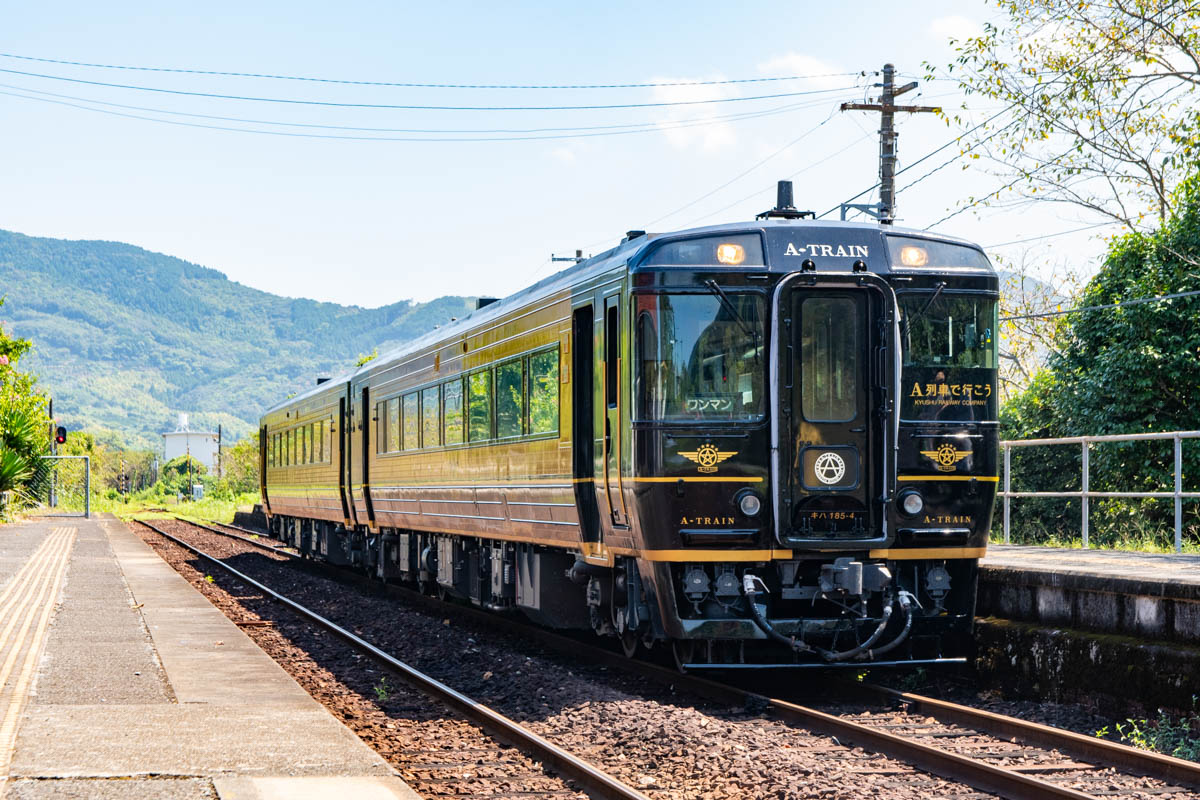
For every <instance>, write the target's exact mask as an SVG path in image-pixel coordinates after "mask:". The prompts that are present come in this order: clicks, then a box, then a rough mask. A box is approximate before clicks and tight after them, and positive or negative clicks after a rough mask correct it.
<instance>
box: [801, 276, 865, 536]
mask: <svg viewBox="0 0 1200 800" xmlns="http://www.w3.org/2000/svg"><path fill="white" fill-rule="evenodd" d="M880 301H881V297H880V294H879V293H878V292H876V291H872V290H870V289H863V288H858V287H854V286H853V285H850V286H847V285H844V284H843V285H840V286H839V285H830V286H820V285H806V286H803V287H797V288H794V289H792V290H790V291H788V292H784V293H783V295H782V297H781V303H780V308H779V312H780V316H781V317H782V318H783V319H782V323H783V325H782V329H781V331H780V338H781V340H782V343H783V344H784V345H785V346H784V347H782V348H781V351H782V353H783V360H784V363H783V364H780V365H779V366H780V368H781V374H782V375H783V378H784V379H783V381H782V384H783V385H782V386H781V388H780V392H779V398H778V401H779V402H780V404H781V405H784V406H786V408H785V409H784V414H783V415H781V419H782V422H780V423H779V424H780V429H779V433H780V434H781V436H782V438H783V441H782V442H781V443H780V444H781V448H780V452H781V455H782V454H784V453H786V454H787V455H786V456H785V457H786V458H787V463H781V464H779V465H778V466H779V467H780V468H781V469H780V472H781V473H782V474H783V476H785V477H784V479H783V486H782V487H781V488H782V494H783V497H782V498H781V499H782V503H781V504H780V505H781V507H782V512H783V514H782V518H781V519H780V520H779V522H780V524H779V526H778V529H779V531H780V534H781V540H782V542H783V543H784V544H785V545H786V544H797V543H800V542H807V543H812V542H825V543H829V544H833V543H834V542H842V541H854V542H864V541H867V540H872V539H877V538H879V537H880V530H881V525H882V517H883V509H882V508H881V505H880V502H879V500H880V495H881V493H882V491H883V486H884V484H883V472H882V468H881V461H882V458H881V456H882V451H883V447H882V442H883V439H882V436H883V435H884V434H885V431H886V425H887V423H886V420H887V416H888V415H886V414H884V413H878V412H879V410H880V408H881V407H882V406H883V404H882V403H881V402H872V400H873V398H880V400H882V398H883V397H884V396H885V395H884V393H883V392H882V391H881V390H882V387H883V386H884V384H883V378H884V375H883V372H884V371H885V370H884V364H885V358H884V355H885V353H884V350H883V348H882V347H881V345H882V342H883V341H884V328H883V327H882V325H881V318H880Z"/></svg>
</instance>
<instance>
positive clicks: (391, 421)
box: [387, 397, 400, 453]
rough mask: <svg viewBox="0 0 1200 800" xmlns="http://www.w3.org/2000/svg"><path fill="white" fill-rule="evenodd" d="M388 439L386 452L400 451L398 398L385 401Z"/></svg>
mask: <svg viewBox="0 0 1200 800" xmlns="http://www.w3.org/2000/svg"><path fill="white" fill-rule="evenodd" d="M387 420H388V438H387V451H388V452H389V453H397V452H399V451H400V398H399V397H393V398H392V399H391V400H388V401H387Z"/></svg>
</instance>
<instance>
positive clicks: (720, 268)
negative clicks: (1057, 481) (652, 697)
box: [260, 190, 998, 669]
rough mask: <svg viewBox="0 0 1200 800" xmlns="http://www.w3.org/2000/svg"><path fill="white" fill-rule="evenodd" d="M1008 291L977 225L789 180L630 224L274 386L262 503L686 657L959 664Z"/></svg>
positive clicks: (968, 627)
mask: <svg viewBox="0 0 1200 800" xmlns="http://www.w3.org/2000/svg"><path fill="white" fill-rule="evenodd" d="M781 196H784V192H783V191H782V190H781ZM997 300H998V285H997V277H996V274H995V272H994V271H993V269H992V268H991V266H990V264H989V263H988V260H987V258H986V256H985V255H984V253H983V252H982V250H981V249H980V248H979V247H977V246H975V245H973V244H970V243H968V242H964V241H960V240H955V239H949V238H946V237H943V236H937V235H933V234H930V233H926V232H920V231H906V230H902V229H898V228H893V227H891V226H884V225H876V224H858V223H846V222H822V221H816V220H813V219H811V218H809V215H807V214H806V213H805V212H799V211H796V210H795V209H794V208H792V207H791V204H790V202H787V201H786V200H781V201H780V204H779V205H778V206H777V207H776V208H775V209H773V210H772V211H770V212H766V213H765V214H763V215H760V217H759V218H758V219H756V220H755V221H753V222H750V223H735V224H727V225H718V226H712V227H704V228H697V229H693V230H684V231H677V232H673V233H661V234H645V233H643V232H640V231H631V232H630V233H629V234H628V235H627V236H626V237H625V238H624V239H623V240H622V242H621V243H620V245H619V246H617V247H615V248H613V249H612V250H609V251H608V252H605V253H602V254H601V255H598V256H596V257H594V258H590V259H587V260H585V261H582V262H580V263H577V264H575V265H574V266H572V267H570V268H568V269H566V270H564V271H562V272H560V273H558V274H556V275H554V276H552V277H550V278H547V279H545V280H543V281H541V282H539V283H537V284H535V285H533V286H531V287H529V288H527V289H525V290H523V291H521V292H518V293H516V294H514V295H512V296H510V297H507V298H505V299H503V300H500V301H496V302H492V303H490V304H484V303H482V302H481V303H480V307H479V308H478V309H477V310H475V311H474V312H473V313H471V314H470V315H468V316H466V317H465V318H463V319H459V320H456V321H453V322H451V323H449V324H446V325H443V326H442V327H441V328H439V329H437V330H435V331H432V332H430V333H429V334H427V335H426V336H424V337H423V338H421V339H419V340H417V341H414V342H412V343H411V344H408V345H406V346H404V347H402V348H400V349H398V350H396V351H395V352H391V353H387V354H384V355H382V356H380V357H379V358H377V359H375V360H372V361H370V362H368V363H367V364H365V365H364V366H363V367H361V368H360V369H358V370H356V371H354V372H351V373H348V374H346V375H343V376H341V377H339V378H336V379H333V380H329V381H326V382H323V383H321V384H320V385H318V386H316V387H315V388H313V389H311V390H309V391H307V392H304V393H303V394H300V395H298V396H296V397H293V398H290V399H288V400H286V401H284V402H281V403H280V404H278V405H276V406H275V407H273V408H272V409H270V410H269V411H268V412H267V413H266V414H265V415H264V417H263V418H262V421H261V428H260V442H261V467H262V469H261V475H262V480H261V491H262V499H263V506H264V509H265V511H266V513H267V515H268V518H269V524H270V528H271V531H272V532H273V533H274V534H275V535H276V536H279V537H280V538H282V539H284V540H285V541H287V542H289V543H291V544H292V545H294V546H296V547H298V548H300V549H301V550H303V551H304V552H306V553H308V554H310V555H311V556H313V557H315V558H321V559H326V560H328V561H330V562H333V563H336V564H343V565H350V566H354V567H357V568H361V569H363V570H366V571H368V572H370V573H371V574H373V575H376V576H378V577H379V578H380V579H384V580H395V581H409V582H413V583H416V584H419V585H421V586H422V587H424V588H425V589H427V590H429V591H436V592H438V593H440V594H442V595H444V596H450V597H454V598H458V599H460V600H462V601H467V602H471V603H474V604H476V605H478V606H481V607H484V608H488V609H494V610H496V611H505V610H518V611H521V612H523V613H524V614H526V615H528V616H529V617H531V618H532V619H534V620H536V621H538V622H540V623H542V624H544V625H548V626H552V627H557V628H568V629H569V628H576V629H585V630H586V629H591V630H593V631H595V632H596V633H597V634H600V635H604V636H615V637H618V638H619V639H620V641H621V643H622V645H623V646H624V648H625V650H626V651H627V652H629V653H631V654H632V653H633V652H634V651H635V650H637V649H638V648H639V647H652V646H669V647H671V648H672V649H673V651H674V655H675V658H676V661H677V662H678V664H679V665H680V666H681V667H683V668H687V669H698V668H705V667H713V668H726V669H728V668H749V667H765V666H769V667H776V666H829V665H837V664H857V665H861V664H863V663H872V664H924V663H936V662H947V661H962V660H964V658H965V657H966V655H967V653H968V650H969V644H970V637H971V631H972V624H973V618H974V605H975V589H976V575H977V571H978V559H979V558H980V557H981V556H982V555H983V554H984V551H985V548H986V544H987V537H988V530H989V528H990V525H991V515H992V508H993V503H994V499H995V493H996V484H997V385H996V366H997V350H996V347H997V341H996V337H997V324H998V323H997Z"/></svg>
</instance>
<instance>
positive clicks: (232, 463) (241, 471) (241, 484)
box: [221, 433, 258, 495]
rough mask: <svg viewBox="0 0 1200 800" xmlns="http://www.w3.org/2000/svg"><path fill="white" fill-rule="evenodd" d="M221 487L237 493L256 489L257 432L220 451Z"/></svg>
mask: <svg viewBox="0 0 1200 800" xmlns="http://www.w3.org/2000/svg"><path fill="white" fill-rule="evenodd" d="M221 472H222V475H221V483H222V484H223V487H222V488H225V489H228V491H229V492H230V493H231V494H234V495H238V494H244V493H246V492H255V491H258V434H257V433H255V434H254V435H252V436H247V437H245V438H243V439H240V440H238V441H237V442H236V443H235V444H234V445H233V446H232V447H226V448H224V449H223V450H222V451H221Z"/></svg>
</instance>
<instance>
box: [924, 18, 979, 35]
mask: <svg viewBox="0 0 1200 800" xmlns="http://www.w3.org/2000/svg"><path fill="white" fill-rule="evenodd" d="M929 32H930V33H932V34H933V35H934V36H936V37H938V38H939V39H957V40H958V41H960V42H961V41H963V40H964V39H969V38H971V37H972V36H979V35H980V34H981V33H983V28H981V27H980V26H979V23H978V22H976V21H975V20H973V19H967V18H966V17H962V16H958V15H957V14H954V15H951V16H949V17H938V18H937V19H935V20H933V21H932V22H930V23H929Z"/></svg>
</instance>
